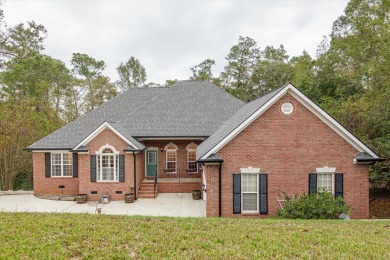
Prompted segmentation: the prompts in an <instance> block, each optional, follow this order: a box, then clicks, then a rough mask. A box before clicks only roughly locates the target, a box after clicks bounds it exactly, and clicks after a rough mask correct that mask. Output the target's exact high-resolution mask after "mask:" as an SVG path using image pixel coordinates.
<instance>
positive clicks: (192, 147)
mask: <svg viewBox="0 0 390 260" xmlns="http://www.w3.org/2000/svg"><path fill="white" fill-rule="evenodd" d="M196 148H197V144H195V143H190V144H189V145H187V169H188V171H191V172H197V171H198V164H197V163H196Z"/></svg>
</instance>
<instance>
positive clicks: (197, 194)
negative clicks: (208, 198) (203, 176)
mask: <svg viewBox="0 0 390 260" xmlns="http://www.w3.org/2000/svg"><path fill="white" fill-rule="evenodd" d="M192 198H193V199H194V200H200V199H201V191H200V190H193V191H192Z"/></svg>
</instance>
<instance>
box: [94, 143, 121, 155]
mask: <svg viewBox="0 0 390 260" xmlns="http://www.w3.org/2000/svg"><path fill="white" fill-rule="evenodd" d="M106 148H108V149H111V150H112V153H113V154H115V155H118V154H119V151H117V150H116V149H115V147H114V146H112V145H109V144H105V145H103V146H102V147H100V148H99V151H96V152H95V154H97V155H99V154H102V153H103V150H104V149H106Z"/></svg>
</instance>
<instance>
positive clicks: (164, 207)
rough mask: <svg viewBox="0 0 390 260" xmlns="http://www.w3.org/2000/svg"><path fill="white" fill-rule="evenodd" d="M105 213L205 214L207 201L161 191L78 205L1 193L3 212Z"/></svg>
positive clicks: (30, 195) (199, 215)
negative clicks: (143, 196)
mask: <svg viewBox="0 0 390 260" xmlns="http://www.w3.org/2000/svg"><path fill="white" fill-rule="evenodd" d="M97 207H98V208H102V211H101V212H102V214H111V215H142V216H171V217H205V216H206V205H205V201H203V200H193V199H192V194H191V193H159V194H158V196H157V198H156V199H138V200H136V201H135V202H134V203H125V202H124V201H111V202H110V203H109V204H101V203H98V202H95V201H89V202H87V203H85V204H77V203H76V202H75V201H56V200H46V199H39V198H37V197H35V196H34V195H32V194H24V195H4V196H0V212H1V211H3V212H57V213H59V212H69V213H89V214H95V213H96V208H97Z"/></svg>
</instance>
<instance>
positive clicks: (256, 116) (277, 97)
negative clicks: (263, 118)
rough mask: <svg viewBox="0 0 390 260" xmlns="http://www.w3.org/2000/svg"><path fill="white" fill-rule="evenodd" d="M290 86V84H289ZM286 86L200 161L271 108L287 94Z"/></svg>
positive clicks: (216, 150) (215, 151)
mask: <svg viewBox="0 0 390 260" xmlns="http://www.w3.org/2000/svg"><path fill="white" fill-rule="evenodd" d="M289 85H290V84H289ZM289 85H287V86H286V87H285V88H284V89H282V90H280V91H279V92H278V93H277V94H276V95H275V96H273V97H272V98H271V99H270V100H268V102H267V103H265V104H264V105H263V106H262V107H261V108H260V109H258V110H257V111H256V112H254V113H253V114H252V115H251V116H250V117H248V118H247V119H246V120H245V121H244V122H243V123H241V125H239V126H238V127H236V129H234V130H233V131H232V132H231V133H230V134H228V135H227V136H226V137H225V138H224V139H222V141H220V142H219V143H218V144H217V145H216V146H214V147H213V148H212V149H211V150H210V151H208V152H207V153H206V154H205V155H203V156H202V157H201V158H200V159H206V158H207V157H209V156H210V155H211V154H213V153H217V152H218V151H219V150H220V149H221V148H222V147H223V146H225V145H226V144H227V143H228V142H230V140H232V139H233V138H234V137H236V135H238V134H239V133H240V132H241V131H242V130H244V129H245V128H246V127H247V126H248V125H250V124H251V123H252V122H253V121H254V120H255V119H256V118H258V117H259V116H260V115H261V114H262V113H263V112H264V111H266V110H267V109H268V108H269V107H270V106H272V105H273V104H274V103H275V102H276V101H277V100H279V98H280V97H282V96H283V95H284V94H285V93H286V92H287V88H288V86H289Z"/></svg>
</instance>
